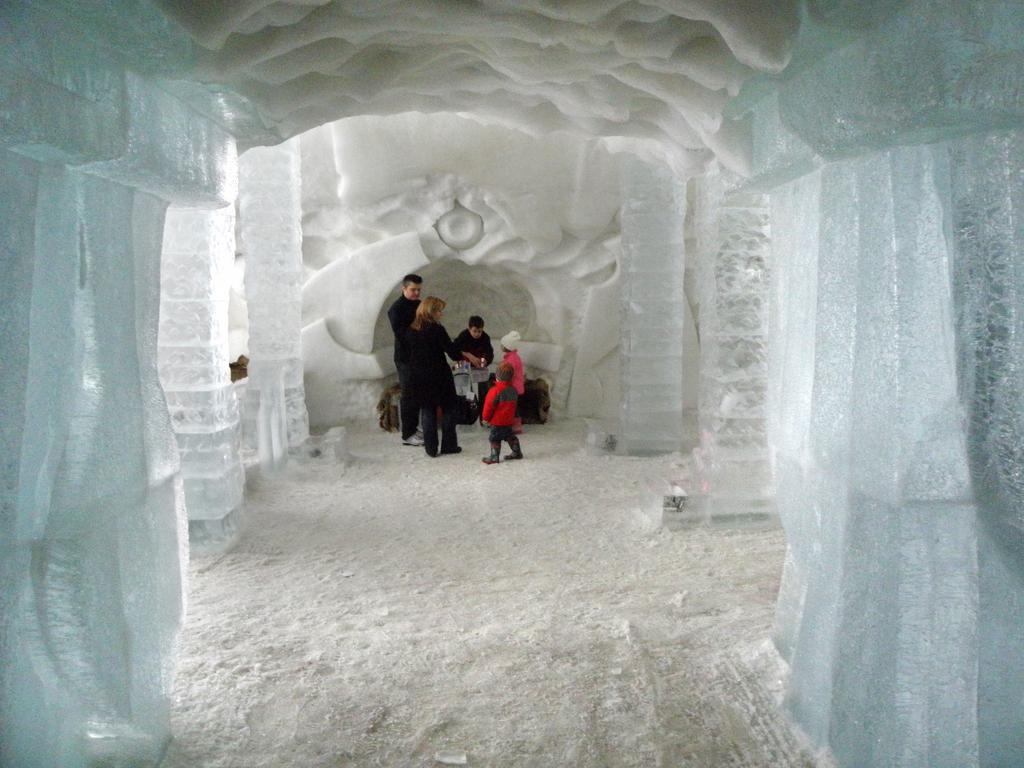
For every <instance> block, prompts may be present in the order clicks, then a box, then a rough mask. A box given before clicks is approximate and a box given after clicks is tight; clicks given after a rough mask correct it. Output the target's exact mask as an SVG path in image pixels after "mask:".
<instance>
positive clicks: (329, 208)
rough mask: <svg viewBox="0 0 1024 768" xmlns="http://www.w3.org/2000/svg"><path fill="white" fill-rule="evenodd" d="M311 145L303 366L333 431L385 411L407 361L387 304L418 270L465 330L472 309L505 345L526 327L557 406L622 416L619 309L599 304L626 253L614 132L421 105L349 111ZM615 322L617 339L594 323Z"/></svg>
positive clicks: (535, 362)
mask: <svg viewBox="0 0 1024 768" xmlns="http://www.w3.org/2000/svg"><path fill="white" fill-rule="evenodd" d="M301 146H302V164H303V208H304V217H303V252H304V253H303V255H304V259H305V267H306V274H307V279H306V283H305V284H304V286H303V316H302V323H303V331H302V344H303V362H304V365H305V384H306V393H307V402H308V403H309V411H310V418H311V421H312V423H313V424H314V425H315V426H316V427H317V428H324V427H327V426H331V425H332V424H338V423H342V422H343V421H344V420H346V419H350V418H368V417H371V416H372V415H373V413H374V410H373V408H374V405H375V404H376V401H377V399H378V398H379V396H380V392H381V389H382V386H383V384H384V377H386V376H388V375H390V374H391V373H392V371H393V366H392V363H391V345H392V343H393V338H392V333H391V330H390V326H389V325H388V324H387V319H386V317H384V313H385V312H386V310H387V307H388V305H389V304H390V302H391V301H393V300H394V297H395V296H397V295H398V288H397V284H398V282H399V281H400V280H401V277H402V275H403V274H405V273H406V272H416V273H419V274H421V275H423V276H424V278H425V281H426V282H425V291H426V293H427V294H435V295H438V296H441V297H442V298H444V299H445V300H446V301H447V302H448V309H447V310H446V325H447V327H448V329H449V331H450V332H451V333H452V334H455V333H456V332H458V331H459V330H461V329H462V327H464V323H465V322H466V320H467V318H468V317H469V315H471V314H479V315H482V316H483V317H484V318H485V320H486V323H487V331H488V333H489V334H490V335H491V336H492V338H493V339H494V340H495V342H496V341H497V340H498V339H499V338H500V337H501V336H502V335H504V334H505V333H506V332H508V331H509V330H511V329H513V328H515V329H516V330H518V331H520V333H521V334H522V335H523V337H524V339H525V340H526V343H524V345H523V349H522V350H521V354H522V356H523V359H524V362H525V364H526V366H527V369H528V370H529V373H530V375H531V376H535V375H544V376H546V377H547V378H548V379H549V381H550V382H551V383H552V400H553V404H554V405H555V407H556V408H565V407H567V406H568V407H569V408H570V409H571V410H573V411H574V412H576V413H584V414H594V413H598V412H601V413H607V414H608V415H610V416H613V417H614V416H617V415H618V410H619V400H618V397H617V396H615V397H610V396H609V397H605V395H606V394H607V392H608V390H609V389H612V387H610V386H608V385H609V383H610V379H611V378H613V377H617V376H618V366H617V365H616V366H615V367H614V368H611V369H609V366H607V358H608V357H609V355H612V356H614V355H613V354H612V353H613V351H614V349H616V348H617V344H616V340H617V335H618V331H617V329H618V315H617V313H611V314H609V312H608V306H607V305H601V306H597V307H595V309H594V311H593V312H592V313H591V314H589V315H587V314H586V313H587V312H588V309H587V307H588V297H589V295H590V292H591V291H592V290H594V289H597V287H598V286H602V285H606V284H608V283H609V282H610V281H613V280H614V279H615V278H614V275H615V274H616V272H615V269H616V267H615V264H616V260H617V257H618V251H619V247H618V242H617V236H618V219H617V215H616V214H617V211H618V208H619V201H620V193H619V163H618V160H617V159H616V158H615V157H614V156H612V155H611V154H609V153H608V152H606V151H605V150H604V149H603V148H602V147H601V146H600V144H599V143H598V142H595V141H584V140H581V139H580V138H579V137H576V136H570V135H565V134H557V135H553V136H549V137H546V138H543V139H541V138H534V137H531V136H528V135H526V134H524V133H521V132H518V131H511V130H508V129H505V128H499V127H495V126H483V125H480V124H479V123H477V122H475V121H473V120H469V119H466V118H464V117H458V116H455V115H418V114H408V115H400V116H396V117H392V118H387V119H382V118H372V117H367V118H353V119H349V120H344V121H339V122H337V123H333V124H331V125H329V126H324V127H322V128H320V129H317V130H315V131H311V132H309V133H307V134H304V135H303V136H302V137H301ZM453 217H456V218H457V219H459V217H461V219H466V220H468V221H477V222H478V223H479V228H480V232H479V239H477V238H476V237H474V238H473V239H472V241H468V242H460V241H457V240H454V239H452V237H451V234H450V233H449V241H450V242H446V241H445V239H443V238H442V237H441V232H442V231H444V228H445V222H447V221H449V220H450V219H452V218H453ZM453 243H454V244H453ZM616 285H617V283H616ZM617 301H618V299H617V297H613V298H612V302H613V303H617ZM609 317H610V319H611V320H612V321H614V322H613V323H612V325H611V326H610V329H611V330H610V333H611V336H610V337H609V336H607V335H602V334H600V333H598V334H594V333H592V332H591V330H590V328H589V325H593V324H595V323H597V324H600V325H601V327H602V328H603V327H604V325H603V323H604V320H605V319H607V318H609ZM609 340H610V343H611V346H610V348H604V346H605V345H607V344H608V343H609ZM579 355H582V357H579ZM595 366H597V368H595ZM602 366H603V367H602ZM577 382H579V386H578V387H577ZM570 388H573V390H574V391H573V393H572V394H570ZM614 390H615V393H616V395H617V391H618V386H617V381H616V382H615V386H614Z"/></svg>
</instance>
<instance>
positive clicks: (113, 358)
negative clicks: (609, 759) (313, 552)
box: [0, 0, 1024, 768]
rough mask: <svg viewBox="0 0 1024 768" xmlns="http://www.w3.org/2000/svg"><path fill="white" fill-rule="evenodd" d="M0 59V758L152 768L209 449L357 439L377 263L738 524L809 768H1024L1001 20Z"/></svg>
mask: <svg viewBox="0 0 1024 768" xmlns="http://www.w3.org/2000/svg"><path fill="white" fill-rule="evenodd" d="M0 35H2V40H3V46H2V48H0V73H2V80H0V82H2V85H0V190H2V201H3V205H2V206H0V248H2V262H0V263H2V267H3V278H4V279H3V280H2V282H0V360H2V361H3V366H2V375H0V403H2V408H0V440H2V454H3V463H2V470H0V471H2V473H3V474H2V480H3V482H2V490H0V510H2V516H0V656H2V662H0V764H2V765H4V766H8V765H10V766H17V767H18V768H22V767H25V768H33V767H34V766H40V767H43V766H45V767H46V768H51V767H52V766H112V765H122V766H157V765H159V763H160V761H161V759H162V755H163V754H164V752H165V749H166V746H167V743H168V741H169V739H170V738H171V731H170V724H169V723H170V721H169V708H170V685H171V681H172V680H173V674H174V647H175V641H176V637H177V635H178V632H179V629H180V624H181V620H182V612H183V606H184V595H185V592H186V585H185V576H184V574H185V573H186V565H187V558H188V551H189V545H190V542H191V546H193V547H205V546H210V547H217V546H225V545H227V544H228V543H229V542H230V541H231V540H232V538H233V537H234V536H235V535H237V521H238V519H239V517H240V516H244V514H245V509H244V505H245V500H244V482H245V474H246V472H247V471H248V470H247V468H246V461H245V459H244V456H245V455H253V453H255V455H257V456H258V457H259V462H258V463H259V470H254V471H263V472H267V473H272V472H273V471H274V470H275V468H277V467H279V466H280V465H281V464H282V463H284V462H287V460H288V456H289V451H290V450H294V449H296V448H297V447H299V446H301V445H303V444H304V442H305V441H306V440H307V438H308V435H309V430H310V428H312V429H313V431H315V432H316V431H322V430H324V429H326V428H328V427H332V426H335V425H337V424H339V423H343V422H344V420H345V419H348V418H351V417H352V414H353V413H355V412H359V411H362V410H365V409H366V407H367V404H368V403H369V401H370V400H371V399H373V398H374V397H375V396H376V393H377V392H379V389H380V385H381V383H382V382H384V381H385V380H387V378H388V376H390V375H391V371H390V370H389V368H388V365H389V361H390V356H389V354H388V350H387V346H388V343H389V338H388V334H387V330H386V328H385V327H384V325H383V320H382V315H381V312H382V309H383V308H384V307H386V304H387V301H388V299H389V297H392V296H394V295H395V293H396V284H397V282H398V280H399V279H400V278H401V275H402V274H403V273H404V272H406V271H417V270H419V271H421V273H422V274H423V275H424V277H425V278H426V280H427V281H428V282H427V289H428V292H430V291H432V290H433V289H434V287H437V288H438V291H437V293H439V294H440V295H445V293H446V292H447V295H446V296H445V298H446V299H448V300H449V301H450V305H451V308H452V312H453V314H455V313H457V314H458V317H456V318H452V319H451V320H449V322H450V323H451V324H452V325H453V326H454V327H459V325H456V323H458V324H461V322H462V321H463V320H464V318H462V317H461V315H468V314H469V313H475V309H476V307H477V302H486V305H487V306H488V307H490V308H492V309H491V310H490V316H489V317H487V322H488V325H489V327H493V328H495V329H498V328H501V329H502V330H505V329H506V328H511V327H513V326H515V327H517V329H518V330H520V331H521V332H522V333H523V338H524V339H525V340H526V342H527V344H528V345H532V346H527V347H526V348H525V354H524V357H525V358H526V362H527V363H528V365H530V366H531V368H532V371H533V372H534V373H535V374H543V375H545V376H547V377H549V378H550V380H551V381H552V385H553V388H552V399H553V405H554V408H555V409H556V413H561V414H564V415H573V416H588V417H594V418H601V419H615V420H616V421H617V423H618V426H617V429H618V430H619V436H620V446H621V447H622V448H623V449H624V450H627V451H630V452H633V453H636V454H644V453H649V452H659V451H682V450H684V449H685V450H689V448H690V447H691V446H692V445H695V446H696V447H695V448H694V450H693V454H692V459H693V462H694V466H695V467H696V469H697V472H698V477H699V481H700V483H699V488H697V489H695V491H696V496H697V497H699V501H700V504H699V505H696V506H695V509H697V510H699V520H700V521H701V522H704V523H709V524H737V523H738V522H740V521H743V520H749V519H756V520H759V521H764V520H766V519H767V520H777V521H779V523H780V524H781V525H782V527H783V528H784V530H785V535H786V540H787V547H788V552H787V557H786V563H785V569H784V573H783V574H782V585H781V589H780V594H779V599H778V608H777V616H776V626H775V631H774V637H773V641H774V644H775V647H776V648H777V651H778V654H779V657H780V658H781V659H782V661H783V662H784V663H785V667H786V669H787V670H788V671H787V680H786V693H785V699H784V701H783V702H782V703H781V706H782V707H783V708H784V710H785V711H786V713H787V714H788V715H789V717H790V718H791V720H792V723H793V724H794V726H795V727H796V728H798V729H799V730H800V731H802V732H803V733H804V734H805V735H806V737H807V738H808V739H809V741H810V743H811V744H813V745H814V746H815V747H816V748H817V749H820V750H821V751H822V754H823V756H824V757H823V760H830V761H834V762H835V763H836V764H838V765H841V766H867V765H892V766H921V767H922V768H924V767H928V768H934V767H936V766H957V767H961V766H978V767H979V768H980V767H986V768H995V767H997V766H1014V765H1024V698H1022V691H1024V631H1022V627H1024V485H1022V483H1021V477H1022V476H1024V456H1022V454H1021V446H1022V445H1024V383H1022V382H1024V379H1022V377H1021V372H1022V364H1021V361H1022V360H1024V321H1022V318H1024V296H1022V293H1024V278H1022V275H1024V224H1022V222H1024V101H1022V96H1021V88H1020V82H1021V78H1022V76H1024V8H1022V6H1021V5H1020V3H1018V2H1008V1H1007V0H974V1H972V2H955V1H954V0H871V2H850V1H849V0H785V1H783V2H776V3H763V2H757V1H756V0H729V1H728V2H720V1H719V0H680V1H679V2H670V1H669V0H664V1H663V2H631V1H628V0H594V1H593V2H571V3H551V2H546V1H545V0H494V1H493V2H467V3H437V2H428V1H427V0H394V1H390V0H389V1H388V2H345V3H342V2H332V1H331V0H321V1H319V2H315V3H307V2H299V1H297V0H296V2H289V1H288V0H247V1H246V2H234V1H231V2H229V1H228V0H210V2H203V3H194V2H188V1H187V0H139V1H138V2H132V3H118V2H112V1H111V0H105V1H104V2H98V3H87V4H83V3H75V2H68V1H67V0H10V2H6V3H4V4H3V6H2V8H0ZM238 256H241V257H242V258H244V262H245V265H246V270H245V286H244V294H245V302H246V305H247V313H245V314H244V319H239V318H242V317H243V316H242V315H238V314H233V313H232V310H231V306H232V299H231V295H232V290H233V289H232V285H231V284H232V270H233V268H234V264H235V260H236V257H238ZM442 287H444V290H442ZM236 293H237V291H236ZM235 298H236V299H237V295H236V296H235ZM481 314H485V316H486V315H487V312H481ZM232 339H243V340H244V339H247V341H244V345H245V349H246V351H247V353H248V357H249V358H250V363H249V369H248V372H249V376H248V378H247V379H246V380H245V384H244V385H241V386H239V385H238V384H237V383H232V381H231V379H230V375H229V372H228V367H227V364H228V362H229V360H230V357H231V355H230V352H229V350H230V349H231V346H230V345H231V344H232V343H233V342H232V341H231V340H232ZM628 372H632V373H635V374H637V375H634V376H630V375H627V374H628Z"/></svg>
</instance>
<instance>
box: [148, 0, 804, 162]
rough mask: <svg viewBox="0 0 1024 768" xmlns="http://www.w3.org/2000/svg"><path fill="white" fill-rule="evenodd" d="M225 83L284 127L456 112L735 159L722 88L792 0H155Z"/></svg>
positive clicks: (746, 64) (767, 43)
mask: <svg viewBox="0 0 1024 768" xmlns="http://www.w3.org/2000/svg"><path fill="white" fill-rule="evenodd" d="M161 7H162V8H164V10H165V11H166V12H167V13H168V14H169V15H171V16H173V17H174V18H175V19H176V20H178V21H179V22H180V23H182V24H183V25H184V26H185V27H186V28H187V29H188V30H189V32H190V33H191V35H192V36H193V38H194V40H195V42H196V44H197V45H198V56H197V61H196V68H195V70H194V71H193V72H192V73H191V75H190V76H193V77H198V78H199V79H202V80H205V81H207V82H213V83H221V84H226V85H228V86H230V87H231V88H232V89H233V90H235V91H237V92H238V93H240V94H242V95H243V96H245V97H246V98H248V99H249V100H251V102H252V103H253V105H254V106H255V107H256V109H257V110H258V111H259V113H260V115H261V117H262V119H263V120H264V121H265V122H266V123H267V124H268V126H269V127H270V128H271V129H272V130H274V131H275V132H277V133H279V134H280V135H282V136H291V135H295V134H298V133H301V132H303V131H305V130H307V129H309V128H313V127H315V126H317V125H321V124H323V123H325V122H329V121H332V120H336V119H339V118H343V117H348V116H354V115H388V114H394V113H398V112H408V111H420V112H426V113H431V112H466V113H471V114H473V115H474V116H475V117H476V118H477V119H480V120H485V121H488V122H494V123H498V124H502V125H505V126H508V127H513V128H519V129H521V130H525V131H528V132H530V133H534V134H541V133H547V132H551V131H557V130H566V131H571V132H575V133H582V134H584V135H588V136H600V137H605V138H606V140H607V141H608V143H609V146H610V148H612V149H628V150H631V151H634V152H637V153H639V154H648V155H661V156H662V157H664V158H665V159H667V160H668V161H669V162H670V163H671V165H672V166H673V167H674V168H675V169H676V170H677V172H683V173H687V172H693V171H694V170H697V169H699V168H701V167H702V166H703V164H704V163H705V162H706V161H707V160H708V159H709V158H710V157H712V156H717V157H718V158H719V159H720V160H721V161H722V162H723V163H724V164H725V165H726V166H727V167H730V168H732V169H734V170H739V171H742V170H743V169H744V167H745V164H746V156H747V152H746V149H745V147H746V141H745V131H744V128H743V126H742V124H737V123H731V122H728V121H723V118H722V109H723V106H724V104H725V102H726V100H727V99H728V98H729V97H730V96H732V95H735V94H736V93H737V91H738V89H739V86H740V84H741V83H742V81H743V80H744V79H745V78H747V77H749V76H751V75H753V74H756V73H757V72H777V71H779V70H781V69H782V68H783V67H784V66H785V65H786V63H787V61H788V57H789V52H790V47H791V43H792V40H793V38H794V36H795V35H796V32H797V29H798V27H799V13H798V8H797V3H796V2H794V0H778V1H777V2H771V3H766V2H763V0H679V1H677V2H671V1H670V0H663V1H662V2H622V1H621V0H520V1H518V2H517V1H516V0H504V1H501V0H484V1H483V2H466V1H462V2H452V1H451V0H418V1H415V2H409V1H408V0H402V1H401V2H395V1H391V2H386V1H381V0H363V1H362V2H344V3H342V2H331V1H330V0H296V1H295V2H268V1H267V0H248V1H247V0H207V1H206V2H202V3H197V2H194V0H163V1H162V2H161Z"/></svg>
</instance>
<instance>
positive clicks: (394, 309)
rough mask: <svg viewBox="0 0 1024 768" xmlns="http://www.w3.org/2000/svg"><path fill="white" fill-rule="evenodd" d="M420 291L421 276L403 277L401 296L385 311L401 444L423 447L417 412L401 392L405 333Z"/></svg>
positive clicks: (406, 362) (406, 380) (405, 367)
mask: <svg viewBox="0 0 1024 768" xmlns="http://www.w3.org/2000/svg"><path fill="white" fill-rule="evenodd" d="M422 289H423V278H422V277H420V276H419V275H406V276H405V277H403V278H402V295H401V296H399V297H398V298H397V299H396V300H395V303H394V304H392V305H391V307H390V308H389V309H388V320H389V321H391V330H392V331H394V333H395V368H397V369H398V384H399V386H400V387H401V388H402V392H403V397H402V400H401V406H400V411H399V416H400V418H401V422H402V443H403V444H404V445H423V436H422V434H420V432H419V418H420V414H419V409H418V408H417V406H416V403H415V402H414V401H413V399H412V398H411V397H405V396H404V393H406V392H408V391H409V390H408V387H409V350H408V348H407V345H406V341H405V331H406V330H407V329H408V328H409V325H410V324H411V323H412V321H413V318H415V317H416V308H417V307H418V306H419V305H420V291H421V290H422Z"/></svg>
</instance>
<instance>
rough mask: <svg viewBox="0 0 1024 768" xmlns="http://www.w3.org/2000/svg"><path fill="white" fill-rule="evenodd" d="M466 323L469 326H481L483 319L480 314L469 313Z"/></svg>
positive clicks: (482, 325)
mask: <svg viewBox="0 0 1024 768" xmlns="http://www.w3.org/2000/svg"><path fill="white" fill-rule="evenodd" d="M468 325H469V327H470V328H483V327H484V319H483V318H482V317H480V315H470V316H469V323H468Z"/></svg>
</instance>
